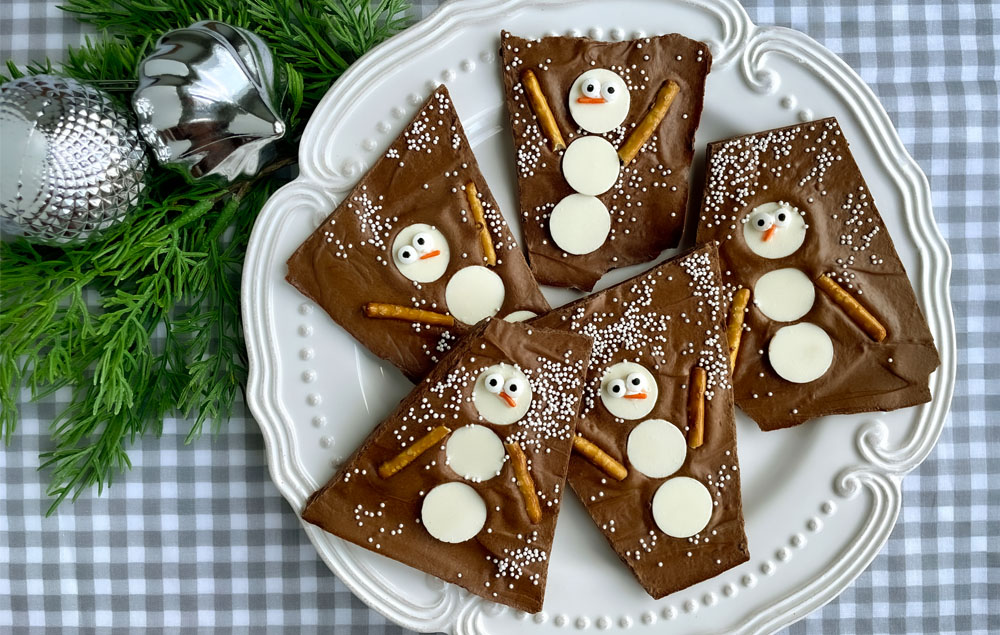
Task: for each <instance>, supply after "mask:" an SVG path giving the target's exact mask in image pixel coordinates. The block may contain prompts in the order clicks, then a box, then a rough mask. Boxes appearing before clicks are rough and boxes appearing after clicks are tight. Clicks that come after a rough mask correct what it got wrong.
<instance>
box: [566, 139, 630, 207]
mask: <svg viewBox="0 0 1000 635" xmlns="http://www.w3.org/2000/svg"><path fill="white" fill-rule="evenodd" d="M620 171H621V159H619V158H618V152H617V151H616V150H615V147H614V146H613V145H611V144H610V143H608V141H607V140H606V139H604V138H603V137H580V138H579V139H576V140H575V141H573V142H572V143H570V144H569V147H568V148H566V152H564V153H563V158H562V173H563V177H565V178H566V182H567V183H569V186H570V187H571V188H573V189H574V190H576V191H577V192H579V193H580V194H590V195H591V196H597V195H598V194H604V193H605V192H607V191H608V190H610V189H611V187H612V186H613V185H614V184H615V181H617V180H618V173H619V172H620Z"/></svg>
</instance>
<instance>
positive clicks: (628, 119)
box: [500, 32, 712, 290]
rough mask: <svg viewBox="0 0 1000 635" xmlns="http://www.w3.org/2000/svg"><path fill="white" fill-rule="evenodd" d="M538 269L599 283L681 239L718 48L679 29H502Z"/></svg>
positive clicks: (577, 283)
mask: <svg viewBox="0 0 1000 635" xmlns="http://www.w3.org/2000/svg"><path fill="white" fill-rule="evenodd" d="M500 58H501V64H502V68H503V75H504V85H505V89H506V102H507V110H508V114H509V115H510V123H511V131H512V132H513V135H514V149H515V156H516V162H517V164H516V173H517V181H518V196H519V201H520V208H521V221H522V228H523V231H524V241H525V243H526V244H527V246H528V256H529V258H528V259H529V261H530V263H531V269H532V271H533V272H534V273H535V276H536V277H537V278H538V280H539V281H540V282H542V283H544V284H552V285H557V286H568V287H576V288H578V289H585V290H589V289H592V288H593V286H594V284H595V283H596V282H597V280H598V279H599V278H600V277H601V276H602V275H603V274H604V273H605V272H606V271H609V270H610V269H614V268H616V267H624V266H627V265H631V264H636V263H639V262H645V261H648V260H651V259H653V258H655V257H656V256H657V255H658V254H659V253H660V252H661V251H662V250H663V249H665V248H667V247H673V246H676V245H677V243H678V241H679V240H680V237H681V232H682V230H683V226H684V212H685V209H686V206H687V194H688V168H689V166H690V164H691V157H692V154H693V146H692V143H693V140H694V133H695V130H696V129H697V127H698V121H699V119H700V117H701V109H702V96H703V94H704V89H705V77H706V75H707V74H708V71H709V69H710V67H711V64H712V58H711V54H710V53H709V52H708V49H707V47H706V46H705V45H704V44H702V43H701V42H696V41H693V40H689V39H687V38H685V37H683V36H680V35H676V34H674V35H665V36H660V37H652V38H642V39H638V40H632V41H628V42H597V41H594V40H589V39H586V38H572V37H545V38H542V39H540V40H528V39H524V38H519V37H516V36H513V35H511V34H509V33H507V32H503V33H501V36H500Z"/></svg>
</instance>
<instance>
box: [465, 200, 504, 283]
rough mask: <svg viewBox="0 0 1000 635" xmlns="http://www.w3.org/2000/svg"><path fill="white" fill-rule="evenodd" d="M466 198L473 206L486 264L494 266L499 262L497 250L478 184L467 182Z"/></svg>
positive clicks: (471, 206)
mask: <svg viewBox="0 0 1000 635" xmlns="http://www.w3.org/2000/svg"><path fill="white" fill-rule="evenodd" d="M465 198H466V199H468V201H469V207H470V208H472V218H473V220H474V221H475V223H476V231H478V232H479V243H480V244H481V245H482V246H483V255H484V256H485V257H486V264H488V265H489V266H491V267H493V266H496V264H497V252H496V249H494V248H493V239H492V238H491V237H490V228H489V227H487V225H486V215H485V214H484V213H483V204H482V203H480V202H479V191H478V190H477V189H476V184H475V183H473V182H472V181H469V182H468V183H466V184H465Z"/></svg>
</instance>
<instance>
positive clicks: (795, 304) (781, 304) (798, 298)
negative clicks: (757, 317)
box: [753, 267, 816, 322]
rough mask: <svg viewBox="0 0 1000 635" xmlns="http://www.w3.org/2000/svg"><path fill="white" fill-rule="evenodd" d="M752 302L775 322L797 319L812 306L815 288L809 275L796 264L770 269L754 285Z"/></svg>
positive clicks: (814, 299)
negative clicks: (784, 267) (796, 267)
mask: <svg viewBox="0 0 1000 635" xmlns="http://www.w3.org/2000/svg"><path fill="white" fill-rule="evenodd" d="M753 298H754V300H753V302H754V304H755V305H756V306H757V308H758V309H760V312H761V313H763V314H764V315H766V316H767V317H769V318H771V319H772V320H775V321H776V322H794V321H795V320H797V319H799V318H800V317H802V316H803V315H805V314H806V313H809V309H811V308H812V306H813V302H815V301H816V287H815V286H813V283H812V280H810V279H809V276H807V275H806V274H804V273H802V271H801V270H799V269H795V268H793V267H788V268H786V269H776V270H774V271H768V272H767V273H765V274H764V275H762V276H761V277H760V278H758V279H757V283H756V284H754V286H753Z"/></svg>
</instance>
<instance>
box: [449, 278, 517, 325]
mask: <svg viewBox="0 0 1000 635" xmlns="http://www.w3.org/2000/svg"><path fill="white" fill-rule="evenodd" d="M504 295H505V291H504V286H503V280H501V279H500V276H498V275H497V274H496V273H494V272H493V271H491V270H489V269H487V268H486V267H482V266H479V265H473V266H471V267H466V268H464V269H459V270H458V272H456V273H455V275H453V276H452V277H451V280H449V281H448V286H447V287H445V290H444V301H445V302H446V303H447V304H448V311H449V312H450V313H451V315H452V316H453V317H454V318H455V319H456V320H458V321H459V322H464V323H465V324H475V323H477V322H479V321H480V320H483V319H485V318H488V317H492V316H494V315H496V314H497V311H499V310H500V307H501V306H503V299H504Z"/></svg>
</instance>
